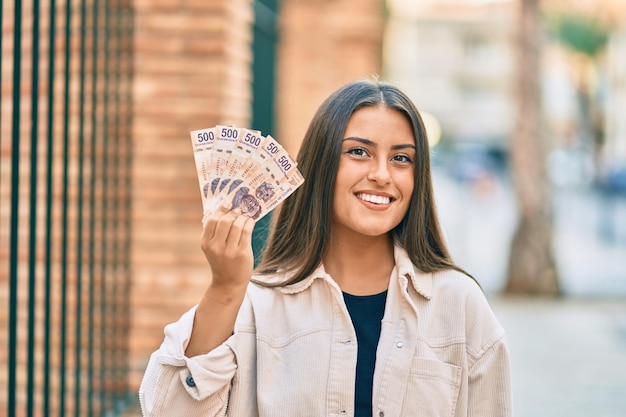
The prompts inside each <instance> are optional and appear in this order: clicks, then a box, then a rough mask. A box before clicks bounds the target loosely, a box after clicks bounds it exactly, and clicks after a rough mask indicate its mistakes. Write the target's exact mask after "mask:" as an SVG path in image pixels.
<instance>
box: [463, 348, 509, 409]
mask: <svg viewBox="0 0 626 417" xmlns="http://www.w3.org/2000/svg"><path fill="white" fill-rule="evenodd" d="M510 374H511V373H510V365H509V353H508V348H507V344H506V337H505V336H502V337H501V338H500V339H498V340H497V341H496V342H495V343H494V344H493V345H492V346H490V347H489V348H488V349H486V350H485V351H484V352H483V353H482V355H481V356H480V357H479V358H478V359H477V360H476V362H474V364H473V365H472V367H471V368H470V369H469V381H468V410H467V411H468V412H467V415H468V417H470V416H473V417H510V416H511V415H512V405H511V376H510Z"/></svg>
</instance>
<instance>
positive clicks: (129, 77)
mask: <svg viewBox="0 0 626 417" xmlns="http://www.w3.org/2000/svg"><path fill="white" fill-rule="evenodd" d="M124 16H125V28H126V35H125V36H126V42H125V52H126V54H125V60H126V61H125V64H126V91H125V93H126V94H125V103H126V106H125V110H126V111H125V112H124V115H125V116H126V120H125V127H126V130H125V133H126V136H125V137H124V143H125V147H124V149H125V151H126V154H125V157H126V160H125V174H126V175H125V198H126V200H125V217H124V230H125V231H126V234H125V236H124V248H123V254H124V277H125V278H124V289H123V294H124V333H123V335H122V338H123V340H124V343H125V344H124V349H125V350H124V355H123V356H124V375H128V373H129V366H130V355H129V330H130V294H131V275H130V274H131V267H130V253H131V234H132V231H131V227H132V223H131V217H132V216H131V210H132V205H131V204H132V199H131V187H132V182H131V179H132V125H133V112H132V91H133V90H132V85H133V84H132V82H133V78H134V77H133V75H134V74H133V60H132V48H133V34H134V28H133V21H134V16H133V5H132V3H131V2H128V3H127V5H126V8H125V14H124ZM127 390H128V387H127Z"/></svg>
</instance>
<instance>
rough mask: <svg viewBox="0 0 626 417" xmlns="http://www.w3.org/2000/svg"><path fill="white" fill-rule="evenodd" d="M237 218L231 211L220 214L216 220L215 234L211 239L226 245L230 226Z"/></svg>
mask: <svg viewBox="0 0 626 417" xmlns="http://www.w3.org/2000/svg"><path fill="white" fill-rule="evenodd" d="M237 217H238V216H237V215H236V214H235V213H233V212H232V211H228V212H227V213H224V214H222V215H221V216H220V217H219V219H217V224H216V225H215V232H214V234H213V238H212V239H213V240H215V241H217V242H224V243H226V242H227V240H228V235H229V233H230V229H231V228H232V225H233V223H234V222H235V220H236V219H237Z"/></svg>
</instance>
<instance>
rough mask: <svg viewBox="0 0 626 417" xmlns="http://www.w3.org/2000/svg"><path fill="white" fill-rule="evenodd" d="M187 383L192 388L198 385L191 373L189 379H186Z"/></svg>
mask: <svg viewBox="0 0 626 417" xmlns="http://www.w3.org/2000/svg"><path fill="white" fill-rule="evenodd" d="M185 383H186V384H187V386H189V387H191V388H193V387H195V386H196V381H194V380H193V376H191V375H189V376H187V379H185Z"/></svg>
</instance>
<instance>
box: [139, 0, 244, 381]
mask: <svg viewBox="0 0 626 417" xmlns="http://www.w3.org/2000/svg"><path fill="white" fill-rule="evenodd" d="M135 16H136V20H135V89H134V94H135V106H134V112H135V113H134V140H133V147H134V153H133V155H134V167H133V170H134V171H133V242H132V243H133V249H132V264H133V290H132V311H133V323H132V330H131V340H130V344H131V346H130V348H131V363H130V368H131V387H138V385H139V382H140V379H141V376H142V374H143V370H144V369H145V365H146V363H147V359H148V355H149V353H150V352H151V351H152V350H154V349H156V348H157V347H158V345H159V344H160V342H161V340H162V338H163V331H162V330H163V326H164V325H165V324H167V323H169V322H171V321H174V320H176V319H177V318H178V316H179V315H180V314H181V313H182V312H184V311H185V310H186V309H188V308H189V307H190V306H192V305H193V304H195V303H196V302H198V301H199V299H200V297H201V295H202V293H203V290H204V288H205V286H206V282H207V278H208V274H209V273H210V272H209V268H208V265H207V263H206V261H205V260H204V256H203V255H202V252H201V251H200V247H199V239H200V233H201V224H200V221H201V218H202V207H201V203H200V195H199V191H198V184H197V177H196V172H195V168H194V161H193V153H192V150H191V142H190V138H189V131H190V130H193V129H199V128H203V127H210V126H213V125H215V124H218V123H233V124H236V125H240V126H246V125H247V124H248V122H249V119H250V94H251V76H250V65H251V25H252V23H253V10H252V1H251V0H188V1H186V2H173V1H166V0H158V1H155V0H136V1H135Z"/></svg>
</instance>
